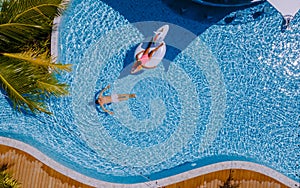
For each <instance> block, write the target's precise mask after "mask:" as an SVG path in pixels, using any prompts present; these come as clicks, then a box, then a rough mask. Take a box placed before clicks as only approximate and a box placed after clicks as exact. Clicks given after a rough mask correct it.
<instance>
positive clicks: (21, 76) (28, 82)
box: [0, 56, 49, 113]
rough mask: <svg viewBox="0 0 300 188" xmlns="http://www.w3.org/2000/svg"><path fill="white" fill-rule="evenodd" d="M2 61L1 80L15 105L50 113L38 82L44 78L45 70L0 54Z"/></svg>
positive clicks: (19, 107) (0, 64) (0, 67)
mask: <svg viewBox="0 0 300 188" xmlns="http://www.w3.org/2000/svg"><path fill="white" fill-rule="evenodd" d="M0 61H1V63H0V82H1V84H2V88H3V89H4V90H5V92H6V93H7V95H8V97H9V98H10V99H11V101H12V103H13V106H14V107H15V108H17V109H19V110H21V109H24V110H25V111H27V110H28V109H29V110H30V111H32V112H36V111H41V112H45V113H49V112H48V111H47V110H46V109H45V105H44V101H45V99H46V98H45V96H43V95H42V94H41V93H40V90H39V88H38V87H37V84H36V82H37V80H38V79H42V78H43V76H44V75H45V71H44V70H41V69H40V68H39V67H38V66H33V65H32V64H30V63H26V62H22V61H17V60H14V59H10V58H7V57H5V56H0Z"/></svg>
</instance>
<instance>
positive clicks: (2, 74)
mask: <svg viewBox="0 0 300 188" xmlns="http://www.w3.org/2000/svg"><path fill="white" fill-rule="evenodd" d="M62 1H63V0H2V1H1V0H0V7H1V11H0V85H1V86H0V87H1V89H2V91H4V92H5V93H6V94H7V96H8V97H9V98H10V100H11V101H12V104H13V106H14V107H15V108H17V109H19V110H25V111H31V112H38V111H39V112H45V113H49V112H48V111H47V109H46V107H45V106H46V105H45V101H46V99H47V98H48V97H49V96H50V95H55V96H61V95H66V94H68V91H67V85H66V84H64V83H59V81H58V79H57V74H59V73H60V72H61V71H70V70H71V67H70V65H69V64H67V65H63V64H58V63H54V62H52V61H51V57H50V50H49V49H50V43H49V41H50V36H51V31H52V28H53V19H54V17H55V16H58V15H60V14H61V13H62V11H63V10H65V7H66V6H65V5H64V4H63V3H62Z"/></svg>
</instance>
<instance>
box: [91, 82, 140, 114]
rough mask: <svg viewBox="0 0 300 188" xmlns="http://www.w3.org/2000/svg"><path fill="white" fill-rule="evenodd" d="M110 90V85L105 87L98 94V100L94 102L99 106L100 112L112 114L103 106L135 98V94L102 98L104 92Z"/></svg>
mask: <svg viewBox="0 0 300 188" xmlns="http://www.w3.org/2000/svg"><path fill="white" fill-rule="evenodd" d="M109 88H110V85H108V86H106V87H105V88H104V89H103V90H102V91H101V92H100V94H99V97H98V99H97V100H96V101H95V103H96V104H99V105H100V106H101V108H102V110H103V111H104V112H106V113H109V114H111V115H112V114H114V113H113V112H112V111H109V110H107V109H106V108H105V107H104V105H105V104H110V103H116V102H120V101H125V100H128V99H130V98H135V97H136V95H135V94H112V95H111V96H103V93H104V91H106V90H107V89H109Z"/></svg>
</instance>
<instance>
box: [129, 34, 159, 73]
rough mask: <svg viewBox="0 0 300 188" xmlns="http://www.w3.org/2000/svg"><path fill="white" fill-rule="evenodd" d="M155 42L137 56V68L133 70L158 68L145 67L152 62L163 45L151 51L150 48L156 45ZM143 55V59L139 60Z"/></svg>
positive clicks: (150, 43)
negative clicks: (140, 67) (155, 53)
mask: <svg viewBox="0 0 300 188" xmlns="http://www.w3.org/2000/svg"><path fill="white" fill-rule="evenodd" d="M153 41H154V39H153V40H152V41H151V42H149V43H148V46H147V48H146V49H145V50H142V51H140V52H139V53H137V54H136V56H135V59H136V62H135V63H134V64H135V65H136V66H135V67H134V68H133V69H135V68H136V67H138V66H142V67H143V68H147V69H152V68H155V67H156V66H153V67H148V66H146V65H145V64H146V63H148V62H149V61H150V60H151V58H152V56H153V54H154V52H156V51H157V50H158V49H159V48H160V47H161V46H162V45H163V43H161V44H160V45H159V46H157V47H156V48H154V49H153V50H151V51H150V48H151V46H152V44H153V43H154V42H153ZM141 54H142V57H140V58H139V56H140V55H141Z"/></svg>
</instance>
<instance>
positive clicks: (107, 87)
mask: <svg viewBox="0 0 300 188" xmlns="http://www.w3.org/2000/svg"><path fill="white" fill-rule="evenodd" d="M109 88H110V85H108V86H106V88H104V89H102V91H101V92H100V94H99V97H98V98H100V97H101V96H102V94H103V93H104V91H106V90H108V89H109Z"/></svg>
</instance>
